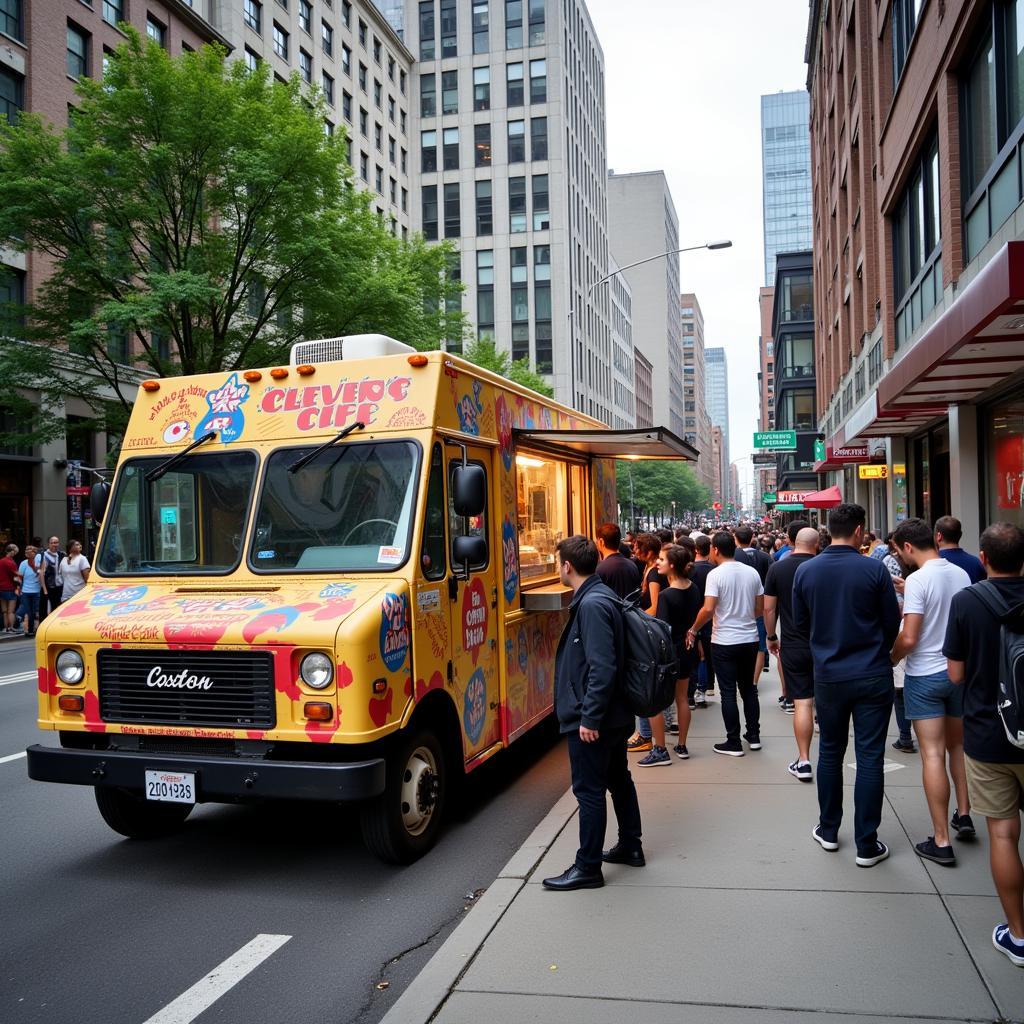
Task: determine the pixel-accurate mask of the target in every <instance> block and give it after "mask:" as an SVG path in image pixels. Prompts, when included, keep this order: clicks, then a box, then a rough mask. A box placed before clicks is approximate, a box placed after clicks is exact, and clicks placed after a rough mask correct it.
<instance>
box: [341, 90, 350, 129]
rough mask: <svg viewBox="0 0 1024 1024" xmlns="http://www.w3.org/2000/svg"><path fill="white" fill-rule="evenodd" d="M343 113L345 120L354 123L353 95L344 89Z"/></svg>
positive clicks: (342, 97) (342, 99) (342, 95)
mask: <svg viewBox="0 0 1024 1024" xmlns="http://www.w3.org/2000/svg"><path fill="white" fill-rule="evenodd" d="M341 113H342V116H343V117H344V118H345V120H346V121H348V123H349V124H351V123H352V97H351V95H350V94H349V93H347V92H345V91H344V90H342V93H341Z"/></svg>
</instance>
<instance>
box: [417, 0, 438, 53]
mask: <svg viewBox="0 0 1024 1024" xmlns="http://www.w3.org/2000/svg"><path fill="white" fill-rule="evenodd" d="M436 35H437V29H436V26H435V24H434V0H429V2H428V3H423V4H420V60H433V59H434V57H435V55H436V53H437V50H436V46H437V42H436Z"/></svg>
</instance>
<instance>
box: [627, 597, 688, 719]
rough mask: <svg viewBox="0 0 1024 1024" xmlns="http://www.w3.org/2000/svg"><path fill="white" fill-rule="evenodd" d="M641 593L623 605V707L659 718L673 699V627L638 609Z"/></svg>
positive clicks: (674, 692)
mask: <svg viewBox="0 0 1024 1024" xmlns="http://www.w3.org/2000/svg"><path fill="white" fill-rule="evenodd" d="M639 595H640V592H639V591H636V592H634V593H633V594H630V595H629V597H627V598H626V599H625V600H624V601H622V633H623V639H624V645H623V646H624V651H623V654H624V664H623V671H622V681H623V690H624V694H625V697H626V703H627V704H628V705H629V709H630V710H631V711H632V712H633V714H634V715H640V716H641V717H642V718H650V717H651V715H658V714H660V713H661V712H662V711H664V710H665V708H667V707H668V706H669V705H670V704H671V703H672V701H674V700H675V699H676V679H677V677H678V665H677V663H676V651H675V645H674V644H673V643H672V627H671V626H670V625H669V624H668V623H667V622H663V621H662V620H661V619H656V618H655V617H654V616H653V615H648V614H647V612H645V611H644V610H643V609H642V608H641V607H640V596H639Z"/></svg>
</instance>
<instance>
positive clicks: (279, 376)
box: [270, 366, 288, 380]
mask: <svg viewBox="0 0 1024 1024" xmlns="http://www.w3.org/2000/svg"><path fill="white" fill-rule="evenodd" d="M270 376H271V377H273V378H274V380H284V379H285V377H287V376H288V371H287V370H286V369H285V368H284V367H283V366H276V367H274V369H273V370H271V371H270Z"/></svg>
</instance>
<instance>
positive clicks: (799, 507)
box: [775, 501, 804, 512]
mask: <svg viewBox="0 0 1024 1024" xmlns="http://www.w3.org/2000/svg"><path fill="white" fill-rule="evenodd" d="M775 511H776V512H803V511H804V504H803V502H802V501H800V502H795V503H793V504H786V505H776V506H775Z"/></svg>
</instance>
